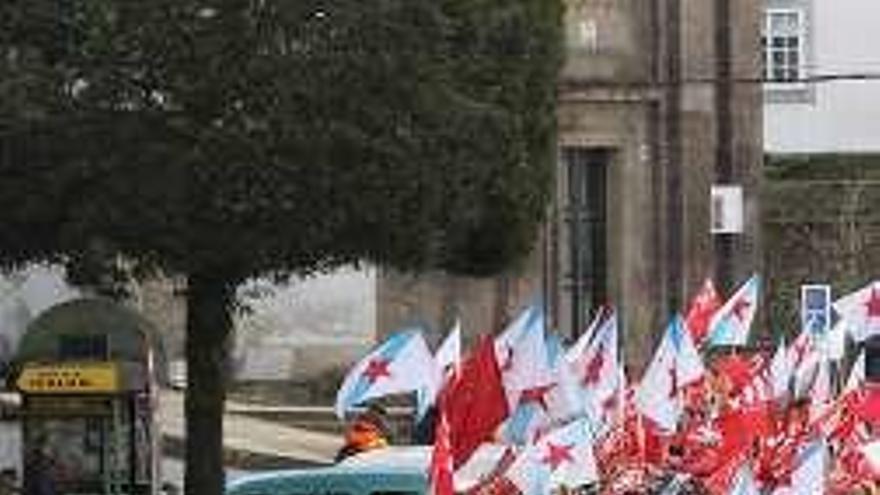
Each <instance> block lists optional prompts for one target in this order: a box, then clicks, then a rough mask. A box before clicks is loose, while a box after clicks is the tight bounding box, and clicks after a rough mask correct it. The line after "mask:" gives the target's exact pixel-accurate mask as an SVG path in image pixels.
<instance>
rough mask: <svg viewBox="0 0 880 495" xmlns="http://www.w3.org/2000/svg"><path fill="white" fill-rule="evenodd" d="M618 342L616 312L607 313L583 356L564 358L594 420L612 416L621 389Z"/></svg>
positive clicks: (571, 354) (568, 355) (570, 354)
mask: <svg viewBox="0 0 880 495" xmlns="http://www.w3.org/2000/svg"><path fill="white" fill-rule="evenodd" d="M618 339H619V336H618V325H617V312H616V311H614V310H613V309H611V310H609V311H608V314H607V317H606V318H605V320H604V321H603V322H602V323H601V324H600V325H599V327H598V328H597V329H596V330H595V333H594V336H593V339H592V340H591V341H590V343H589V345H587V346H586V348H585V349H584V351H583V353H581V354H580V355H576V354H573V353H569V354H567V355H566V362H567V364H568V368H569V370H570V371H571V375H572V376H573V377H574V378H575V379H576V380H577V382H578V383H579V384H580V386H581V387H582V388H583V389H584V390H585V392H586V394H587V397H588V398H589V400H590V401H591V404H590V408H589V411H591V412H592V413H593V414H594V415H595V416H596V418H597V419H598V418H601V417H603V416H605V413H613V412H614V406H615V405H616V404H615V400H614V399H615V398H616V394H617V393H618V390H619V389H620V388H621V387H622V386H623V384H622V383H621V378H620V365H621V363H620V355H619V350H618Z"/></svg>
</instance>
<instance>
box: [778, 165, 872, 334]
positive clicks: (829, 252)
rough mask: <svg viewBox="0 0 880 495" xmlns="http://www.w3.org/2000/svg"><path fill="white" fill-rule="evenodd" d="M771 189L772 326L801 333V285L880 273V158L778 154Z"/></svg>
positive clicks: (837, 292) (848, 285) (856, 280)
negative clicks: (799, 327) (799, 329)
mask: <svg viewBox="0 0 880 495" xmlns="http://www.w3.org/2000/svg"><path fill="white" fill-rule="evenodd" d="M765 174H766V180H765V183H764V187H763V193H762V194H763V198H762V202H763V230H764V238H765V265H766V272H767V279H768V300H769V301H770V315H769V316H770V321H769V324H770V326H771V327H772V328H773V330H776V331H785V332H786V333H788V334H792V333H795V332H796V331H797V329H798V325H799V322H800V315H799V313H798V311H799V303H800V302H799V297H800V295H799V294H800V293H799V291H800V286H801V284H807V283H828V284H831V286H832V297H833V298H836V297H840V296H842V295H844V294H845V293H847V292H849V291H852V290H854V289H857V288H860V287H862V286H864V285H865V284H867V283H868V282H869V281H871V280H876V279H877V278H880V155H856V154H853V155H771V156H769V157H768V158H767V168H766V172H765Z"/></svg>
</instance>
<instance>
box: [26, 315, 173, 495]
mask: <svg viewBox="0 0 880 495" xmlns="http://www.w3.org/2000/svg"><path fill="white" fill-rule="evenodd" d="M159 349H160V348H159V341H158V338H157V333H156V332H155V329H154V328H153V327H152V325H151V324H150V323H149V322H148V321H147V320H145V319H144V318H143V317H141V316H140V315H138V314H137V313H135V312H133V311H131V310H129V309H127V308H125V307H123V306H120V305H118V304H116V303H113V302H111V301H107V300H103V299H79V300H75V301H71V302H67V303H64V304H61V305H58V306H55V307H52V308H49V309H48V310H46V311H45V312H44V313H42V314H41V315H39V316H38V317H37V318H36V319H35V320H34V321H33V322H32V323H31V325H30V326H29V327H28V328H27V331H26V332H25V334H24V336H23V338H22V340H21V343H20V345H19V349H18V352H17V354H16V360H15V367H16V377H15V384H16V388H17V389H18V391H19V392H20V394H21V397H22V402H21V425H22V450H23V452H22V459H23V464H24V466H25V471H24V484H25V493H43V492H45V493H59V494H61V493H63V494H70V495H74V494H76V495H98V494H120V495H121V494H125V495H135V494H151V495H152V494H156V493H159V489H160V487H159V486H158V485H160V483H159V480H160V473H159V460H160V459H159V457H160V450H159V439H160V438H159V430H158V424H157V421H156V415H157V411H158V380H159V378H160V376H159V373H158V372H157V370H158V369H160V367H159V366H157V356H161V352H158V351H159ZM159 361H160V362H161V361H164V360H159ZM29 490H33V491H29Z"/></svg>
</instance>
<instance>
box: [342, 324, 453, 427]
mask: <svg viewBox="0 0 880 495" xmlns="http://www.w3.org/2000/svg"><path fill="white" fill-rule="evenodd" d="M439 378H440V377H439V371H438V369H437V365H436V364H435V361H434V356H432V355H431V352H430V351H429V350H428V346H427V344H426V343H425V339H424V337H423V336H422V332H421V331H420V330H416V329H410V330H406V331H401V332H399V333H395V334H394V335H392V336H391V337H389V338H388V340H386V341H385V342H384V343H382V344H381V345H380V346H379V347H377V348H376V349H374V350H373V351H372V352H370V354H368V355H367V356H366V357H364V358H363V359H361V361H360V362H358V363H357V364H356V365H355V366H354V367H353V368H352V369H351V371H349V372H348V375H347V376H346V377H345V380H343V382H342V386H341V387H340V388H339V392H338V393H337V394H336V415H337V416H339V417H340V418H343V417H344V416H345V413H346V412H347V411H349V410H350V409H351V408H352V407H354V406H356V405H358V404H362V403H364V402H366V401H367V400H369V399H374V398H377V397H384V396H387V395H393V394H400V393H406V392H417V393H418V399H419V405H418V407H419V413H420V414H421V413H423V412H424V411H425V410H426V409H427V406H428V405H430V403H431V402H432V401H433V400H434V399H435V398H436V395H437V389H438V387H439V381H440V380H439Z"/></svg>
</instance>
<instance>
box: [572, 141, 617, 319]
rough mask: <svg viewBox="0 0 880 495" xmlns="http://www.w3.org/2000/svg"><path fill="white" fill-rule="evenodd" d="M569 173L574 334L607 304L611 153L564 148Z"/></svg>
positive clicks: (604, 150) (602, 150) (599, 150)
mask: <svg viewBox="0 0 880 495" xmlns="http://www.w3.org/2000/svg"><path fill="white" fill-rule="evenodd" d="M562 155H563V156H562V158H563V160H564V163H565V167H566V169H567V172H568V202H567V205H568V207H567V210H566V221H567V226H568V234H569V235H568V239H569V246H568V248H569V267H568V271H567V273H566V274H565V277H566V285H567V286H568V290H569V293H570V295H571V316H570V318H571V330H572V333H573V334H574V335H577V334H579V333H580V332H582V331H583V330H584V329H585V328H586V325H587V324H588V323H589V322H588V318H589V317H590V313H591V311H594V310H596V309H598V308H599V307H600V306H602V305H604V304H607V303H608V244H607V237H608V236H607V231H608V228H607V222H608V211H607V210H608V207H607V203H608V202H607V199H608V198H607V195H608V191H607V175H608V162H609V160H610V152H609V150H607V149H601V148H565V149H563V153H562Z"/></svg>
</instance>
